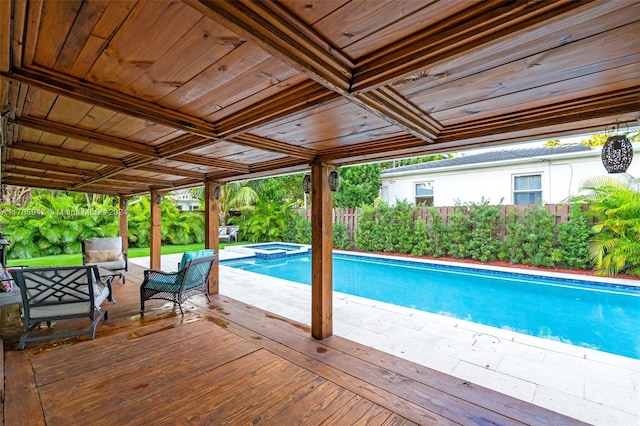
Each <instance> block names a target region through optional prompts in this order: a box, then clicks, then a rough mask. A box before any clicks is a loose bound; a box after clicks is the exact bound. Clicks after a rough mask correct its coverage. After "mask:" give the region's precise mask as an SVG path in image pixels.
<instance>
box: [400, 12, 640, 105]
mask: <svg viewBox="0 0 640 426" xmlns="http://www.w3.org/2000/svg"><path fill="white" fill-rule="evenodd" d="M629 31H631V32H636V33H639V34H640V22H636V23H634V24H631V25H628V26H624V27H622V28H617V29H614V30H611V31H608V32H606V33H604V34H602V35H601V36H600V37H598V38H597V39H594V38H586V39H583V40H579V41H576V42H573V43H572V44H571V45H567V44H565V45H562V46H559V47H557V48H554V49H550V50H547V51H545V52H544V53H541V54H539V55H535V56H529V57H526V58H523V59H520V60H517V61H513V62H510V63H508V64H505V65H504V66H500V67H496V68H493V69H491V70H488V71H484V72H481V73H476V74H473V75H470V76H468V77H465V78H460V79H457V80H456V81H452V82H450V83H447V84H441V85H439V86H437V87H434V88H432V89H427V90H424V91H422V92H420V93H417V94H415V95H413V96H410V97H409V98H410V99H411V100H412V101H413V102H415V103H417V104H418V105H430V106H431V108H432V110H433V111H434V112H441V111H443V110H447V109H451V108H456V107H461V106H466V105H468V104H471V103H473V102H474V101H475V100H477V99H483V100H484V101H488V102H496V103H498V102H499V99H498V100H495V99H494V98H504V97H506V96H507V95H509V98H513V97H518V96H520V97H523V98H526V100H527V101H531V100H533V99H534V98H535V96H536V95H535V93H533V92H536V93H538V94H539V95H538V96H539V97H542V98H545V99H546V94H547V92H548V91H552V90H553V89H546V88H545V86H546V85H547V84H553V83H555V82H557V81H566V80H569V79H576V78H579V77H585V81H588V82H589V83H587V84H590V85H592V83H591V81H592V78H591V75H593V74H595V73H605V72H607V70H611V69H615V68H619V67H624V66H630V68H628V70H627V71H621V72H622V73H627V72H628V73H633V70H634V69H637V65H636V64H637V63H638V62H639V61H640V52H637V53H635V54H634V53H631V52H633V47H634V46H633V45H634V41H631V40H629V39H628V38H627V37H626V34H628V32H629ZM603 41H607V42H609V43H610V45H611V46H612V48H610V49H607V50H606V51H602V49H601V48H600V46H602V44H601V43H602V42H603ZM595 51H597V52H599V53H598V56H599V58H598V62H597V63H593V64H588V65H583V64H584V59H583V56H584V55H585V54H589V53H588V52H595ZM542 69H544V73H541V70H542ZM605 75H608V76H610V77H609V80H613V79H614V78H615V77H613V76H611V74H610V73H608V74H605ZM553 91H554V92H555V90H553ZM525 92H526V94H525ZM519 93H521V95H519ZM434 100H441V101H439V102H435V101H434ZM465 108H466V107H465ZM469 109H473V108H472V107H470V108H469Z"/></svg>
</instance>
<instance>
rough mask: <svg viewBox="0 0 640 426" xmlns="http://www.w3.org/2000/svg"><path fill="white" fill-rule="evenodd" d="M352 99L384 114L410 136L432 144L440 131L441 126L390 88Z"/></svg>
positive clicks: (361, 94) (356, 95)
mask: <svg viewBox="0 0 640 426" xmlns="http://www.w3.org/2000/svg"><path fill="white" fill-rule="evenodd" d="M354 97H355V98H356V99H358V100H360V101H361V102H362V103H363V104H365V105H367V106H369V107H370V108H374V109H375V110H376V111H378V112H380V113H382V114H384V118H385V119H386V120H387V121H391V122H393V123H395V124H397V125H398V126H399V127H403V128H405V129H406V130H408V131H409V133H411V134H412V135H414V136H416V137H418V138H420V139H423V140H424V141H427V142H432V141H433V140H435V138H436V137H438V134H439V133H440V131H442V127H443V126H442V124H440V123H439V122H438V120H436V119H434V118H433V117H431V116H430V115H429V114H427V113H425V112H424V111H423V110H421V109H420V108H419V107H418V106H416V105H414V104H412V103H411V102H410V101H409V100H407V99H405V98H404V97H402V95H400V94H399V93H398V92H396V91H395V90H393V89H391V88H380V89H376V90H373V91H370V92H366V93H360V94H355V95H354Z"/></svg>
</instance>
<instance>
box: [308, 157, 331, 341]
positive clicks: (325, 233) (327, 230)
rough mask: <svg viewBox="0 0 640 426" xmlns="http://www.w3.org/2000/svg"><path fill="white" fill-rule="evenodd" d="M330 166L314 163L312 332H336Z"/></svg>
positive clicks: (321, 335) (322, 336)
mask: <svg viewBox="0 0 640 426" xmlns="http://www.w3.org/2000/svg"><path fill="white" fill-rule="evenodd" d="M328 177H329V168H328V167H326V166H325V165H322V164H319V163H315V164H313V165H312V166H311V187H312V191H311V335H312V336H313V337H314V338H316V339H325V338H327V337H329V336H331V335H332V334H333V278H332V273H333V223H332V222H333V221H332V219H333V218H332V214H331V212H332V210H331V207H332V206H331V203H332V201H331V200H332V195H331V190H329V183H328Z"/></svg>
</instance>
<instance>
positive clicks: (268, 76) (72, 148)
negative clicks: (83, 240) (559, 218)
mask: <svg viewBox="0 0 640 426" xmlns="http://www.w3.org/2000/svg"><path fill="white" fill-rule="evenodd" d="M638 34H640V4H639V3H638V2H636V1H629V0H617V1H594V2H590V1H574V0H560V1H542V2H539V1H492V0H446V1H445V0H441V1H437V0H394V1H382V0H326V1H321V0H286V1H281V2H271V1H229V2H227V1H214V0H183V1H162V0H159V1H134V0H122V1H112V2H108V1H102V0H85V1H81V0H67V1H53V0H52V1H49V0H44V1H43V0H40V1H37V0H34V1H25V0H12V1H2V2H0V76H1V78H0V108H1V111H0V112H2V128H1V130H2V131H1V133H2V171H1V173H2V176H1V181H2V184H12V185H25V186H31V187H42V188H56V189H67V190H76V191H82V192H94V193H105V194H120V195H125V196H126V195H134V194H141V193H146V192H149V191H150V190H156V191H165V190H171V189H176V188H183V187H190V186H196V185H200V184H202V183H203V182H205V181H207V180H208V181H215V182H221V183H224V182H229V181H234V180H243V179H251V178H257V177H264V176H270V175H276V174H284V173H292V172H300V171H305V170H308V169H309V165H310V164H311V163H316V162H321V163H326V164H328V165H335V166H338V167H339V166H341V165H347V164H356V163H361V162H369V161H379V160H383V159H390V158H398V157H408V156H417V155H426V154H429V153H434V152H442V151H452V150H456V149H464V148H468V147H477V146H487V145H497V144H505V143H511V142H517V141H526V140H532V139H539V138H545V137H551V136H553V137H555V136H559V135H568V134H575V133H581V132H592V131H599V132H601V131H603V130H604V129H605V126H607V125H609V124H612V123H615V122H618V123H625V124H628V125H632V126H635V125H638V124H640V123H639V120H640V66H639V62H640V43H638V39H637V35H638Z"/></svg>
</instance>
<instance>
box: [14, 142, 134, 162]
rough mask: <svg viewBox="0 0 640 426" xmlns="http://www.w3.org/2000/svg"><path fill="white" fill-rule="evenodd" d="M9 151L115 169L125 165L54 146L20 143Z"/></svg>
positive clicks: (105, 158)
mask: <svg viewBox="0 0 640 426" xmlns="http://www.w3.org/2000/svg"><path fill="white" fill-rule="evenodd" d="M11 149H17V150H21V151H26V152H36V153H38V154H44V155H53V156H54V157H59V158H68V159H71V160H78V161H86V162H88V163H94V164H104V165H107V166H115V167H121V168H124V167H125V164H124V163H123V162H122V161H121V160H119V159H117V158H112V157H105V156H102V155H95V154H89V153H86V152H80V151H71V150H69V149H64V148H57V147H54V146H49V145H42V144H38V143H31V142H24V141H21V142H18V143H14V144H13V145H11Z"/></svg>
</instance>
